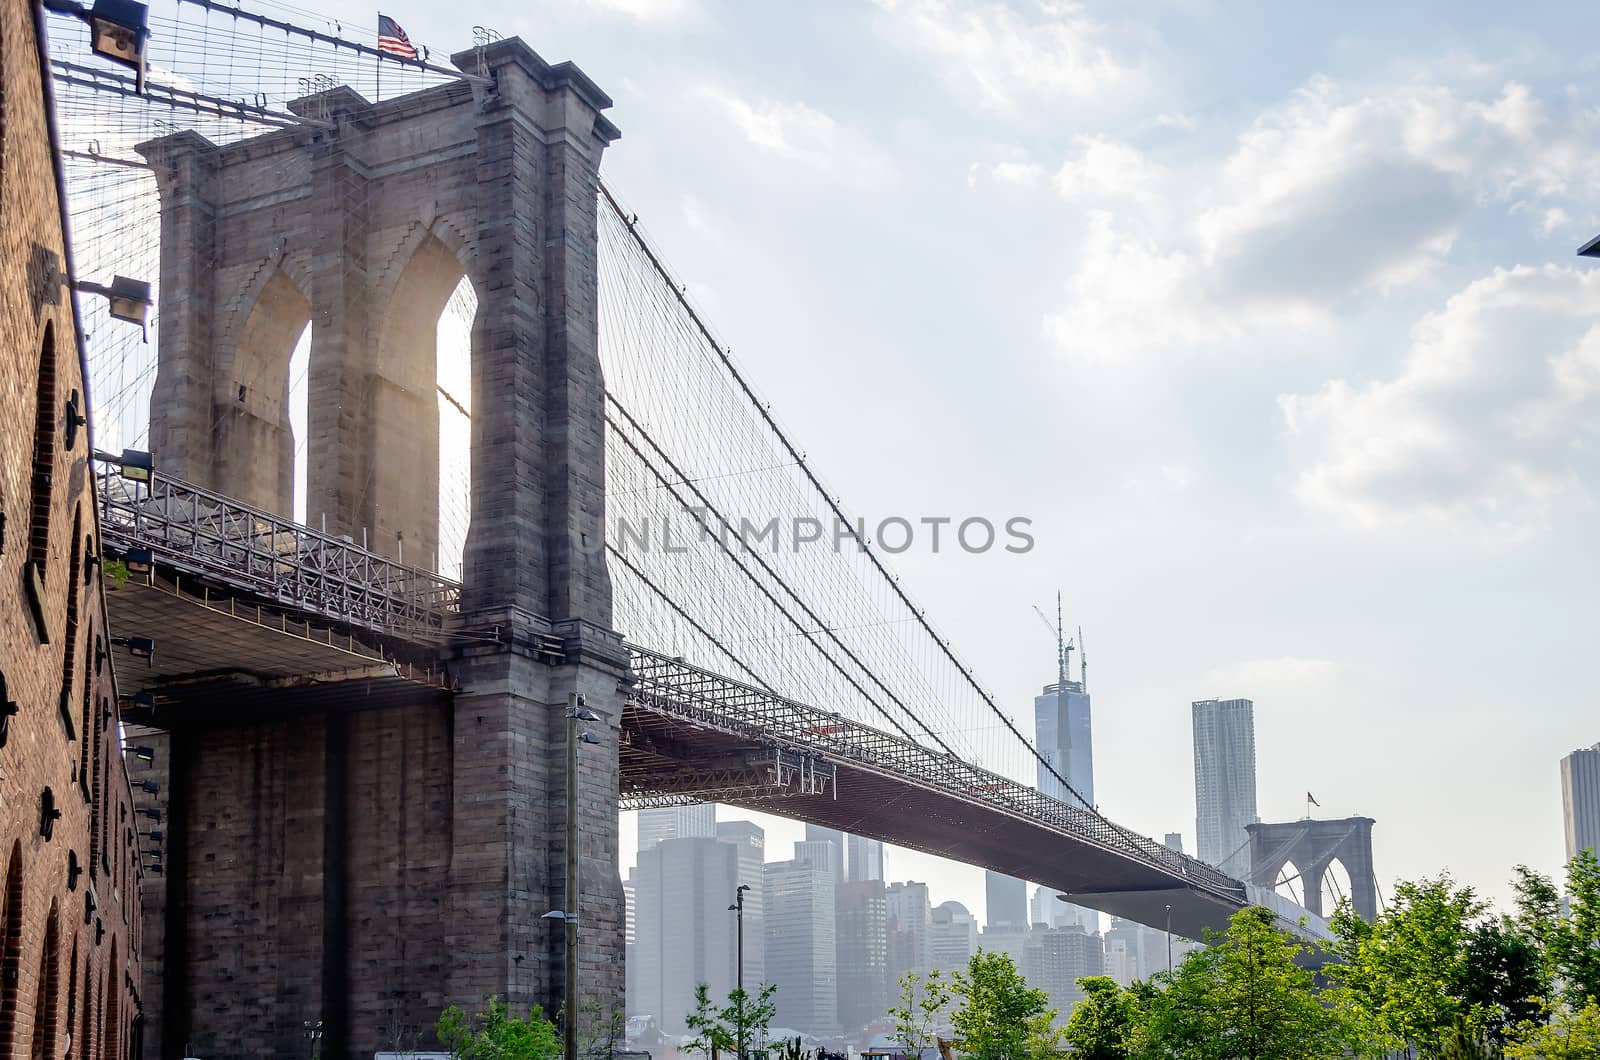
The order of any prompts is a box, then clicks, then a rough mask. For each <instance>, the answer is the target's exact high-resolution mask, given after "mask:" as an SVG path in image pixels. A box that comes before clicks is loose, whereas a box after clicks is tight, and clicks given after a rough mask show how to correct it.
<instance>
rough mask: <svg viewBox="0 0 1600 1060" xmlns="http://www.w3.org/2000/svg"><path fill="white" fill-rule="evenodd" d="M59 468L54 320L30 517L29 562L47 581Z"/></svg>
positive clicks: (44, 362) (45, 357) (47, 338)
mask: <svg viewBox="0 0 1600 1060" xmlns="http://www.w3.org/2000/svg"><path fill="white" fill-rule="evenodd" d="M55 470H56V335H55V324H54V322H49V323H46V324H45V326H44V343H43V346H42V348H41V349H40V350H39V379H38V384H37V388H36V390H35V391H34V402H33V500H32V503H31V505H30V507H29V519H28V562H29V563H32V564H33V566H34V570H35V571H36V572H37V575H38V579H39V582H40V583H41V584H42V583H43V582H44V575H45V566H46V565H47V564H48V562H49V559H50V504H51V498H52V484H53V479H54V477H55Z"/></svg>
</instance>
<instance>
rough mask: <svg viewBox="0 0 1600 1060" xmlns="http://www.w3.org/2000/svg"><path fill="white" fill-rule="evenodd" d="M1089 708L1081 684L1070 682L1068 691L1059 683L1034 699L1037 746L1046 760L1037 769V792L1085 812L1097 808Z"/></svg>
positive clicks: (1047, 686)
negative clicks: (1062, 780) (1080, 807)
mask: <svg viewBox="0 0 1600 1060" xmlns="http://www.w3.org/2000/svg"><path fill="white" fill-rule="evenodd" d="M1090 706H1091V705H1090V702H1089V693H1088V692H1087V691H1086V690H1085V689H1084V686H1083V682H1082V681H1072V680H1069V681H1067V683H1066V686H1065V688H1063V687H1062V685H1061V683H1060V682H1059V681H1057V682H1056V683H1054V684H1049V685H1045V687H1044V691H1043V692H1042V693H1040V694H1039V695H1037V696H1035V697H1034V698H1033V736H1034V743H1035V745H1036V746H1037V747H1038V749H1039V756H1040V757H1041V758H1043V759H1044V761H1043V762H1041V763H1039V766H1038V778H1039V783H1038V788H1039V790H1040V791H1042V792H1044V793H1045V794H1046V795H1049V796H1050V797H1051V798H1053V799H1059V800H1060V801H1062V802H1066V803H1071V804H1072V805H1074V806H1082V807H1084V808H1086V809H1092V808H1093V807H1094V734H1093V725H1092V721H1091V717H1090ZM1047 764H1048V768H1047V767H1046V766H1047ZM1058 775H1059V776H1060V777H1061V778H1063V779H1065V780H1066V782H1067V784H1068V785H1071V790H1070V791H1069V790H1068V789H1067V786H1065V785H1063V784H1062V783H1061V780H1058V779H1057V776H1058ZM1073 792H1076V793H1077V794H1076V795H1074V794H1073ZM1079 795H1081V796H1082V798H1078V796H1079Z"/></svg>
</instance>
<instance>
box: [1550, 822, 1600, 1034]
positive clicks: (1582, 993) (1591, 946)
mask: <svg viewBox="0 0 1600 1060" xmlns="http://www.w3.org/2000/svg"><path fill="white" fill-rule="evenodd" d="M1567 906H1568V911H1567V915H1566V917H1565V918H1563V919H1561V920H1559V921H1557V922H1556V926H1555V929H1554V930H1553V931H1552V932H1551V934H1550V940H1549V943H1548V949H1549V951H1550V957H1551V963H1552V964H1553V965H1554V968H1555V974H1556V975H1557V977H1558V978H1559V979H1560V981H1561V990H1562V994H1563V995H1564V997H1565V998H1566V1001H1567V1005H1568V1006H1569V1007H1570V1008H1571V1009H1572V1010H1573V1011H1575V1012H1581V1011H1583V1009H1584V1007H1585V1006H1587V1005H1588V1003H1589V1002H1591V1001H1600V860H1596V858H1595V854H1594V851H1593V850H1580V851H1578V853H1577V856H1575V857H1574V858H1573V859H1572V860H1571V861H1569V862H1567Z"/></svg>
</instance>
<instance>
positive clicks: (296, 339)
mask: <svg viewBox="0 0 1600 1060" xmlns="http://www.w3.org/2000/svg"><path fill="white" fill-rule="evenodd" d="M310 321H311V303H310V301H308V300H307V299H306V296H305V295H304V294H303V293H302V292H301V291H300V288H298V287H296V286H295V284H294V281H293V280H291V279H289V277H288V276H287V275H285V274H284V272H283V271H282V270H281V269H278V270H274V271H273V273H272V275H271V276H270V277H269V278H268V280H267V282H266V284H265V285H264V286H263V287H262V288H261V292H260V293H259V294H258V295H257V296H256V300H255V304H254V305H252V306H251V307H250V315H249V316H247V317H246V318H245V322H244V326H243V327H242V328H241V329H240V330H239V338H238V340H237V341H236V342H235V343H234V347H233V357H232V360H231V361H230V370H229V371H228V372H227V373H225V375H224V378H223V379H222V380H221V381H220V386H221V388H222V393H221V394H220V395H219V399H218V408H217V434H218V438H217V442H218V446H217V453H218V459H219V462H220V476H219V477H220V482H219V483H218V484H219V485H220V487H221V488H222V489H223V491H224V492H227V493H230V494H232V495H233V496H235V497H238V498H239V499H240V500H243V501H245V502H247V503H249V504H253V505H255V506H256V507H258V508H264V509H266V510H267V511H269V512H272V513H274V514H275V515H284V516H289V515H292V514H293V512H294V497H295V434H294V427H293V424H292V422H291V417H290V396H289V395H290V381H291V380H290V368H289V366H290V361H291V359H292V358H293V356H294V353H295V349H296V347H297V346H299V345H300V342H301V336H302V335H304V334H305V332H306V331H307V325H308V324H309V323H310Z"/></svg>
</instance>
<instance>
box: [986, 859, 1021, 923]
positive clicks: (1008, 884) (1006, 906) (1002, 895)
mask: <svg viewBox="0 0 1600 1060" xmlns="http://www.w3.org/2000/svg"><path fill="white" fill-rule="evenodd" d="M983 897H984V921H983V922H984V927H985V929H986V930H988V931H1026V930H1028V883H1027V881H1026V880H1019V879H1017V878H1016V877H1014V876H1007V875H1005V874H1004V873H1000V872H994V871H986V872H985V873H984V874H983Z"/></svg>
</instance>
